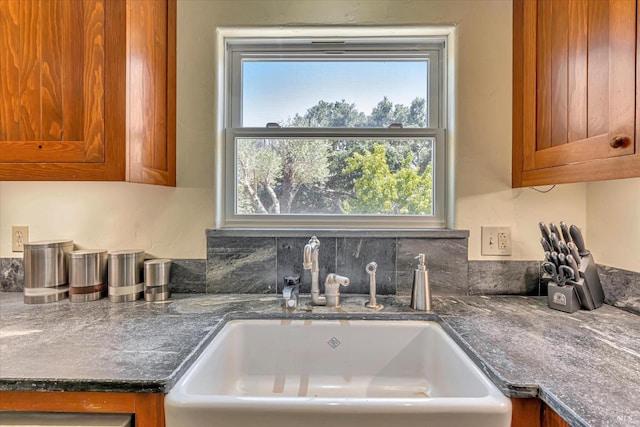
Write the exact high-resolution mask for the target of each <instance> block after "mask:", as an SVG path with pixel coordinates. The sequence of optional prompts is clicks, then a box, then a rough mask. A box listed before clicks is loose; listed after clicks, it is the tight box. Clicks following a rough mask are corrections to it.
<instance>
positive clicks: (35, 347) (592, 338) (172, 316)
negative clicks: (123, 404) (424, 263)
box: [0, 292, 640, 427]
mask: <svg viewBox="0 0 640 427" xmlns="http://www.w3.org/2000/svg"><path fill="white" fill-rule="evenodd" d="M366 300H367V298H366V297H365V296H354V295H344V296H343V304H342V307H340V308H339V309H329V308H326V307H314V308H313V312H312V313H309V312H305V311H304V310H299V311H298V312H296V313H293V314H290V313H285V312H283V310H282V309H281V308H280V306H279V303H278V298H276V297H275V296H262V295H207V294H196V295H174V296H173V297H172V298H171V300H169V301H168V302H165V303H146V302H144V301H137V302H134V303H123V304H114V303H110V302H109V301H108V300H106V299H103V300H100V301H96V302H92V303H86V304H71V303H69V302H68V301H63V302H60V303H53V304H44V305H25V304H23V302H22V294H21V293H11V292H0V390H51V391H116V392H118V391H133V392H166V391H168V390H169V389H171V387H172V386H173V385H174V384H175V382H176V381H177V380H178V378H180V376H181V375H182V374H183V373H184V371H185V370H186V369H187V368H188V366H189V365H190V364H191V363H192V362H193V361H194V360H195V359H196V358H197V356H198V355H199V353H200V351H201V350H202V349H203V348H204V347H205V346H206V345H207V344H208V343H209V342H210V341H211V339H212V338H213V336H214V335H215V334H216V333H217V331H218V330H219V329H220V328H221V327H222V326H223V325H224V323H226V321H227V320H230V319H233V318H239V317H243V318H270V317H283V316H289V317H309V316H311V317H313V318H325V317H331V318H333V317H340V318H370V319H377V318H385V319H389V318H391V319H399V320H401V319H430V320H437V321H440V322H441V323H442V325H443V327H444V328H445V330H446V331H447V332H448V333H449V334H450V335H452V337H453V338H454V339H455V340H456V341H457V342H458V343H459V344H460V345H461V346H462V348H463V349H464V350H465V351H466V352H467V354H469V355H470V356H471V357H472V358H473V359H474V360H475V362H476V363H477V364H478V365H479V366H480V367H481V368H482V369H483V371H484V372H485V373H486V374H487V375H488V376H489V377H490V378H491V379H492V380H493V382H494V383H495V384H496V385H497V386H498V387H499V388H500V389H501V390H502V391H503V392H504V393H505V394H506V395H508V396H511V397H535V396H538V397H540V398H541V399H542V400H544V401H545V402H546V403H547V404H549V405H550V406H551V407H552V408H553V409H554V410H555V411H556V412H558V413H559V414H560V415H561V416H562V417H563V418H564V419H565V420H567V421H568V422H569V423H570V424H571V425H573V426H594V427H595V426H640V406H639V405H638V393H639V392H640V317H638V316H637V315H634V314H630V313H627V312H625V311H622V310H619V309H616V308H613V307H611V306H603V307H601V308H599V309H598V310H595V311H592V312H587V311H578V312H576V313H573V314H566V313H562V312H559V311H555V310H551V309H549V308H547V306H546V300H545V299H544V298H536V297H518V296H510V297H507V296H492V297H458V296H455V297H436V298H434V313H435V315H434V314H418V313H415V312H412V311H411V310H410V309H408V300H407V299H406V298H403V297H379V302H381V303H382V304H384V305H385V309H384V310H383V311H381V312H379V313H372V312H371V311H369V310H367V309H364V308H363V304H364V302H365V301H366ZM303 301H304V299H303Z"/></svg>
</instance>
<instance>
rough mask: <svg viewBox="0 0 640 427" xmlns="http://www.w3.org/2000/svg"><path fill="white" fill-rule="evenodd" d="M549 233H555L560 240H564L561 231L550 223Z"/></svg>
mask: <svg viewBox="0 0 640 427" xmlns="http://www.w3.org/2000/svg"><path fill="white" fill-rule="evenodd" d="M549 232H550V233H555V234H556V236H557V237H558V240H561V239H562V234H560V230H558V227H556V225H555V224H554V223H552V222H550V223H549Z"/></svg>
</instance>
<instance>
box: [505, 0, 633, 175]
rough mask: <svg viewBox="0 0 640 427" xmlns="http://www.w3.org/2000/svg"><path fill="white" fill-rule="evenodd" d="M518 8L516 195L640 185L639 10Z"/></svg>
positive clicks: (523, 0) (594, 1)
mask: <svg viewBox="0 0 640 427" xmlns="http://www.w3.org/2000/svg"><path fill="white" fill-rule="evenodd" d="M513 7H514V10H513V33H514V46H513V61H514V62H513V170H512V174H513V186H514V187H523V186H533V185H544V184H560V183H568V182H584V181H596V180H607V179H616V178H629V177H636V176H640V142H639V140H640V138H639V136H638V132H639V130H640V106H638V105H636V99H637V97H638V95H637V94H638V88H639V87H640V79H639V78H638V73H637V72H636V70H637V69H640V61H639V59H638V50H637V45H638V42H639V41H640V32H639V31H638V24H637V22H638V17H639V16H640V15H639V14H640V12H639V11H638V5H637V1H636V0H569V1H567V0H514V2H513Z"/></svg>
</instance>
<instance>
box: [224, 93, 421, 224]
mask: <svg viewBox="0 0 640 427" xmlns="http://www.w3.org/2000/svg"><path fill="white" fill-rule="evenodd" d="M426 114H427V112H426V102H425V99H424V98H416V99H414V100H413V101H412V102H411V105H410V106H408V107H407V106H405V105H402V104H395V105H394V104H392V103H391V101H390V100H389V99H388V98H387V97H385V98H383V99H382V100H381V101H380V102H379V103H378V104H377V105H376V106H375V107H374V108H373V110H372V112H371V114H369V115H366V114H364V113H363V112H360V111H358V109H357V108H356V105H355V104H353V103H348V102H347V101H345V100H344V99H343V100H341V101H335V102H327V101H319V102H318V103H317V104H316V105H314V106H312V107H311V108H309V109H308V110H307V111H306V112H305V113H304V114H303V115H301V114H296V115H295V116H294V117H293V118H291V119H289V120H287V121H286V122H285V123H280V125H281V126H283V127H302V128H304V127H323V128H347V127H348V128H357V127H378V128H379V127H387V126H388V125H389V124H391V123H396V122H400V123H402V124H403V126H404V127H424V126H425V125H426V122H427V119H426ZM374 144H379V145H381V146H382V147H384V149H385V150H384V152H385V162H384V164H385V166H384V167H386V168H387V169H386V171H385V170H383V171H381V172H380V174H378V175H376V174H373V171H372V170H369V171H364V170H363V169H361V168H358V167H347V168H345V165H347V164H348V162H349V159H352V158H354V157H355V156H356V155H360V156H362V155H366V153H370V152H371V151H372V149H373V146H374ZM431 151H432V150H431V146H430V145H429V144H426V143H425V141H424V140H423V139H416V140H396V141H393V140H378V141H376V140H372V139H357V138H331V139H328V140H314V141H311V140H307V139H303V138H300V139H278V140H261V139H241V140H238V151H237V155H238V160H237V161H238V166H237V167H238V172H237V179H238V201H237V203H238V211H239V212H240V213H263V214H278V213H291V212H296V213H305V212H308V213H319V212H322V213H332V214H338V213H342V212H343V211H344V206H345V201H348V202H349V203H347V206H349V205H350V204H351V205H353V203H356V201H357V199H358V196H357V194H356V193H357V191H356V189H355V188H354V183H359V185H361V186H364V182H365V180H366V179H369V180H379V179H382V178H384V177H386V176H387V175H389V174H397V173H398V172H399V171H405V172H407V171H408V169H412V170H414V171H415V172H414V173H416V174H417V175H420V176H422V175H423V174H424V173H425V172H427V168H429V167H430V164H431V154H432V153H431ZM407 159H410V160H407ZM378 165H379V166H382V163H379V164H378ZM405 169H406V170H405ZM429 173H430V172H429ZM407 179H412V176H411V175H410V174H408V175H407ZM376 185H378V184H376V183H374V182H371V183H370V184H369V186H372V187H375V186H376ZM385 185H386V184H385ZM406 185H407V186H409V185H410V183H407V184H406ZM395 187H398V188H399V185H396V186H395ZM398 188H396V191H397V189H398ZM405 191H407V190H405ZM359 194H360V197H362V194H363V193H362V190H361V191H360V193H359ZM388 199H389V200H391V199H390V198H388ZM372 203H373V201H372ZM389 209H391V211H390V212H389V213H394V212H395V209H396V208H395V207H393V208H392V207H389ZM407 209H409V208H407ZM411 209H414V208H413V207H412V208H411ZM377 213H383V212H382V211H380V210H379V209H378V211H377ZM412 213H413V212H412Z"/></svg>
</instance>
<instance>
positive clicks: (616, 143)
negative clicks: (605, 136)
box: [609, 136, 627, 148]
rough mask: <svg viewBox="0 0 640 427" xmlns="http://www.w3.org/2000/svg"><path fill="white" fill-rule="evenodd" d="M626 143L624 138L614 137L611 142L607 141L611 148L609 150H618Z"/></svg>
mask: <svg viewBox="0 0 640 427" xmlns="http://www.w3.org/2000/svg"><path fill="white" fill-rule="evenodd" d="M626 142H627V138H625V137H624V136H614V137H613V138H611V140H609V145H610V146H611V148H620V147H622V146H624V145H625V144H626Z"/></svg>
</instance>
